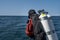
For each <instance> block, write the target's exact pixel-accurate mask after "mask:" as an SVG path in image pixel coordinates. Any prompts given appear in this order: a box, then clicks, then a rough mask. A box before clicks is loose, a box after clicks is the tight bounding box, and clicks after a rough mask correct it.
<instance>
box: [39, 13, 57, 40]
mask: <svg viewBox="0 0 60 40" xmlns="http://www.w3.org/2000/svg"><path fill="white" fill-rule="evenodd" d="M50 17H51V16H47V14H45V13H44V12H41V14H40V16H39V19H40V21H41V23H42V25H43V28H44V31H45V33H46V36H47V38H48V40H58V37H57V34H56V32H55V28H54V25H53V22H52V20H51V18H50Z"/></svg>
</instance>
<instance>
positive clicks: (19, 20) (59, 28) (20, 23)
mask: <svg viewBox="0 0 60 40" xmlns="http://www.w3.org/2000/svg"><path fill="white" fill-rule="evenodd" d="M52 19H53V23H54V26H55V29H56V32H57V35H58V38H59V39H60V16H52ZM27 20H28V17H27V16H0V40H28V39H29V37H28V36H27V35H26V34H25V28H26V22H27Z"/></svg>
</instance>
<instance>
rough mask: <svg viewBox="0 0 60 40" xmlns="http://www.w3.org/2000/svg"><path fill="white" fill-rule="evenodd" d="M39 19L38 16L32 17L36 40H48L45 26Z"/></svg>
mask: <svg viewBox="0 0 60 40" xmlns="http://www.w3.org/2000/svg"><path fill="white" fill-rule="evenodd" d="M38 17H39V15H38V14H34V16H32V21H33V30H34V37H35V40H46V35H45V32H44V29H43V26H42V24H41V22H40V19H39V18H38Z"/></svg>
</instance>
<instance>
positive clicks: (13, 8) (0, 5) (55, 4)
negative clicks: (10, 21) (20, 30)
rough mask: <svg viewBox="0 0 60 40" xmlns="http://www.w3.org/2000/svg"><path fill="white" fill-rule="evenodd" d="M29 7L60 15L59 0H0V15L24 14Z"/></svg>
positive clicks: (26, 13)
mask: <svg viewBox="0 0 60 40" xmlns="http://www.w3.org/2000/svg"><path fill="white" fill-rule="evenodd" d="M30 9H35V10H36V12H37V11H38V10H39V9H45V10H46V11H48V12H49V14H50V15H53V16H55V15H58V16H60V0H0V15H18V16H22V15H24V16H26V15H28V11H29V10H30Z"/></svg>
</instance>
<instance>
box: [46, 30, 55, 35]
mask: <svg viewBox="0 0 60 40" xmlns="http://www.w3.org/2000/svg"><path fill="white" fill-rule="evenodd" d="M53 33H55V30H53V31H49V32H46V34H47V35H51V34H53Z"/></svg>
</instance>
